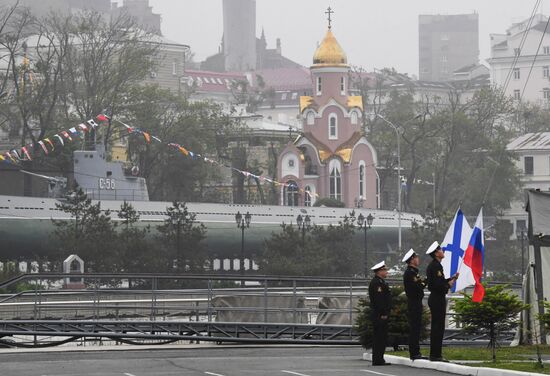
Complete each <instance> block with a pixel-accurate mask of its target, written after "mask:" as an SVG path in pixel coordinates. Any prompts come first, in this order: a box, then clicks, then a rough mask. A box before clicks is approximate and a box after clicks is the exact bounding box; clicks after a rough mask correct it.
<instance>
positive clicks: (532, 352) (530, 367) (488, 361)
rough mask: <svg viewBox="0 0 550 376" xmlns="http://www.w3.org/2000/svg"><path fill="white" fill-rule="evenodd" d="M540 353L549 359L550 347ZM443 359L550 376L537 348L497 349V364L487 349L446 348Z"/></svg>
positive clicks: (549, 365)
mask: <svg viewBox="0 0 550 376" xmlns="http://www.w3.org/2000/svg"><path fill="white" fill-rule="evenodd" d="M540 352H541V354H543V355H546V356H543V359H544V358H546V359H548V355H550V346H540ZM428 353H429V350H428V349H427V348H424V349H423V354H424V355H428ZM387 354H388V355H397V356H403V357H408V356H409V353H408V352H407V351H396V352H388V353H387ZM443 357H445V358H447V359H449V360H451V361H453V362H456V363H460V361H461V360H479V361H482V362H481V363H474V364H466V365H468V366H473V367H491V368H501V369H509V370H515V371H524V372H538V373H543V374H549V375H550V364H546V365H545V368H543V369H540V368H539V367H538V364H537V362H536V359H537V349H536V347H535V346H516V347H507V346H506V347H501V348H498V349H497V362H496V363H493V362H492V353H491V350H490V349H488V348H485V347H444V348H443ZM514 361H516V362H514Z"/></svg>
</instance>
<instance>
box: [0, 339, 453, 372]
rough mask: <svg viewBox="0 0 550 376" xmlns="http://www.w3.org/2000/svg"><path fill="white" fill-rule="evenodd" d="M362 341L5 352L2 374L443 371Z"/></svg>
mask: <svg viewBox="0 0 550 376" xmlns="http://www.w3.org/2000/svg"><path fill="white" fill-rule="evenodd" d="M362 354H363V350H362V349H361V348H359V347H289V346H283V347H224V346H218V347H206V348H198V349H188V348H185V349H178V350H174V349H162V348H159V349H153V350H151V349H147V350H145V349H144V350H135V349H131V350H127V351H77V352H61V351H56V352H40V351H36V350H34V351H32V352H25V353H13V352H11V353H1V354H0V375H2V376H11V375H14V376H15V375H17V376H69V375H70V376H100V375H101V376H369V375H371V376H400V375H406V376H441V375H443V373H441V372H438V371H431V370H426V369H416V368H409V367H404V366H394V365H391V366H385V367H373V366H372V365H371V363H370V362H367V361H364V360H362Z"/></svg>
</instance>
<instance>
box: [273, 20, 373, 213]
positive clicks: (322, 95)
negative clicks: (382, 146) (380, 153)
mask: <svg viewBox="0 0 550 376" xmlns="http://www.w3.org/2000/svg"><path fill="white" fill-rule="evenodd" d="M310 71H311V81H312V82H311V84H312V88H313V91H312V96H302V97H300V113H301V119H302V129H303V132H302V134H301V135H300V136H299V137H298V138H297V139H296V141H294V142H291V143H289V144H288V145H287V146H286V147H285V148H284V149H283V151H282V152H281V154H280V155H279V158H278V161H277V167H278V175H279V176H278V178H279V179H278V180H279V181H280V182H282V183H286V184H285V185H282V186H281V205H288V206H312V205H313V204H314V203H315V201H316V200H318V199H319V198H324V197H329V198H332V199H336V200H338V201H341V202H343V203H344V204H345V206H346V207H364V208H372V209H375V208H378V207H379V183H378V174H377V172H376V164H377V157H376V151H375V150H374V148H373V147H372V145H371V144H370V143H369V141H368V140H367V138H366V137H365V135H364V134H363V130H362V127H361V123H362V122H361V117H362V113H363V101H362V97H360V96H352V95H349V87H350V82H349V79H350V66H349V65H348V62H347V56H346V54H345V52H344V50H343V49H342V47H340V45H339V44H338V42H337V41H336V38H335V37H334V35H333V33H332V30H331V26H330V19H329V27H328V30H327V33H326V35H325V38H324V39H323V41H322V43H321V44H320V45H319V47H318V48H317V51H315V54H314V56H313V65H312V66H311V68H310Z"/></svg>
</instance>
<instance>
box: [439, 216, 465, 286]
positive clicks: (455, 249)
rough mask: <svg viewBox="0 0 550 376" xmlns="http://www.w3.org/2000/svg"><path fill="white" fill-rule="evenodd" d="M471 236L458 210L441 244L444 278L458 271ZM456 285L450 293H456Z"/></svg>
mask: <svg viewBox="0 0 550 376" xmlns="http://www.w3.org/2000/svg"><path fill="white" fill-rule="evenodd" d="M471 235H472V228H471V227H470V225H469V224H468V221H467V220H466V218H465V217H464V214H463V213H462V210H460V208H459V209H458V210H457V211H456V214H455V217H454V219H453V221H452V222H451V226H450V227H449V229H448V230H447V234H446V235H445V239H443V242H442V243H441V249H442V250H443V251H444V252H445V258H444V259H443V260H442V261H441V265H442V266H443V273H444V274H445V278H451V277H452V276H453V275H455V273H456V272H458V271H459V267H460V264H461V263H462V262H463V261H462V259H463V257H464V252H465V251H466V248H468V243H469V241H470V237H471ZM457 285H458V283H455V285H454V286H453V288H452V289H451V291H452V292H455V291H457ZM459 290H460V288H459Z"/></svg>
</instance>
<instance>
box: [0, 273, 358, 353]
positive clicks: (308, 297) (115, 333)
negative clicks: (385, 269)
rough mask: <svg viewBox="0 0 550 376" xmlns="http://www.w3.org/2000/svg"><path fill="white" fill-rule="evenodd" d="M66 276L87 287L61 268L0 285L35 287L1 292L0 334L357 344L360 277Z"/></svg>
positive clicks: (2, 286) (25, 276) (39, 340)
mask: <svg viewBox="0 0 550 376" xmlns="http://www.w3.org/2000/svg"><path fill="white" fill-rule="evenodd" d="M70 277H71V278H75V279H82V280H83V282H84V286H85V288H82V289H79V290H64V289H62V287H63V279H65V278H67V274H50V273H47V274H26V275H22V276H19V277H16V278H13V279H11V280H9V281H7V282H5V283H2V284H0V288H9V287H10V286H11V287H13V286H15V285H18V284H21V283H25V284H27V285H31V286H34V287H35V289H34V290H29V291H25V292H22V293H17V294H12V295H1V296H0V320H2V321H0V336H4V337H6V336H9V337H11V338H18V339H19V340H21V337H20V336H23V337H25V338H24V340H27V341H28V340H30V339H32V343H33V344H36V345H43V344H44V343H43V341H41V338H42V337H43V338H45V339H48V341H50V342H51V341H52V340H51V338H53V337H75V339H76V338H80V337H88V338H90V337H94V338H98V337H106V338H111V339H115V338H116V339H117V340H118V339H121V338H125V339H136V338H138V339H144V338H148V339H156V340H159V339H162V340H166V339H173V340H189V339H192V338H194V339H195V340H199V339H200V340H209V341H216V342H220V341H239V342H271V343H273V342H278V343H304V342H307V343H337V344H351V343H353V344H357V343H358V342H357V335H356V333H355V332H354V329H353V326H352V324H353V321H354V316H355V312H354V306H355V302H356V301H357V299H358V298H359V297H360V296H364V294H365V291H366V288H365V281H364V280H361V279H352V280H350V279H343V278H317V279H312V278H282V277H268V276H251V277H245V285H246V287H243V288H241V287H240V285H241V280H242V279H243V277H242V276H219V275H146V274H70ZM46 287H47V288H46ZM321 301H322V302H323V304H322V305H320V302H321ZM90 323H95V324H94V325H91V324H90ZM144 327H145V328H149V330H148V331H146V330H144V329H143V328H144ZM129 328H130V329H129ZM131 328H134V329H133V330H131ZM163 328H164V329H163ZM29 336H33V338H30V337H29ZM35 338H38V339H35ZM13 341H14V340H10V341H8V342H9V343H10V344H12V345H13ZM4 342H6V339H5V338H4Z"/></svg>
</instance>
